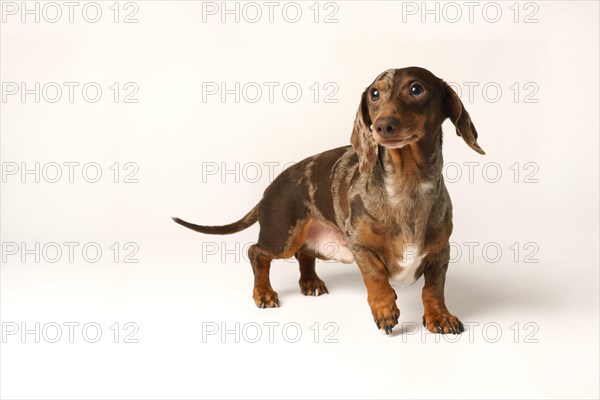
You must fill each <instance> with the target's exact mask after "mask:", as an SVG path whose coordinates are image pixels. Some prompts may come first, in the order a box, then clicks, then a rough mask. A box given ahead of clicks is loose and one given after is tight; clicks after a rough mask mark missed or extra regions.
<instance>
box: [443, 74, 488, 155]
mask: <svg viewBox="0 0 600 400" xmlns="http://www.w3.org/2000/svg"><path fill="white" fill-rule="evenodd" d="M443 86H444V92H445V93H444V94H445V101H444V103H445V104H444V106H445V107H446V115H447V116H448V118H450V121H452V123H453V124H454V127H455V128H456V134H457V135H458V136H461V137H462V138H463V140H464V141H465V143H466V144H467V145H468V146H469V147H470V148H472V149H473V150H475V151H476V152H478V153H479V154H485V151H483V149H482V148H481V147H479V144H477V130H476V129H475V125H473V122H472V121H471V117H470V116H469V113H468V112H467V110H466V109H465V106H464V105H463V103H462V101H460V97H458V95H457V94H456V92H455V91H454V90H452V88H451V87H450V86H449V85H448V84H447V83H445V82H444V83H443Z"/></svg>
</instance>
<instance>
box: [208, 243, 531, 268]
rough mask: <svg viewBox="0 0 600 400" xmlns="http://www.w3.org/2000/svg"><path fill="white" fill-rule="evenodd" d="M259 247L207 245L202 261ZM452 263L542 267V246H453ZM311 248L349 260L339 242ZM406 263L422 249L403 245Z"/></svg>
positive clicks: (320, 257) (320, 258) (234, 257)
mask: <svg viewBox="0 0 600 400" xmlns="http://www.w3.org/2000/svg"><path fill="white" fill-rule="evenodd" d="M254 244H256V243H254V242H244V243H242V242H239V241H228V242H225V241H203V242H202V243H201V248H200V249H201V250H200V253H201V260H202V262H203V263H207V262H220V263H227V262H233V263H236V264H239V263H241V262H246V263H249V262H250V258H249V257H248V249H249V248H250V247H251V246H252V245H254ZM263 246H264V248H265V250H267V251H268V249H269V248H277V247H279V246H280V244H277V243H265V244H263ZM448 246H449V250H450V262H451V263H459V262H460V263H463V264H479V263H487V264H497V263H500V262H506V263H514V264H538V263H540V258H539V257H540V245H539V243H537V242H536V241H520V242H517V241H515V242H507V243H504V242H496V241H488V242H481V241H464V242H452V241H451V242H449V243H448ZM308 247H309V248H312V249H315V250H314V251H315V257H317V260H316V262H317V263H319V262H322V263H336V262H339V261H338V260H339V259H345V258H346V255H347V249H346V248H345V247H343V246H341V245H340V244H339V243H338V242H334V241H331V242H324V243H317V242H311V243H310V244H309V245H308ZM403 248H404V250H403V260H402V261H404V262H406V261H409V260H411V259H413V258H414V257H416V256H419V255H420V253H419V246H418V245H417V244H413V243H405V244H404V245H403ZM283 261H285V262H289V263H297V261H296V259H294V258H289V259H283Z"/></svg>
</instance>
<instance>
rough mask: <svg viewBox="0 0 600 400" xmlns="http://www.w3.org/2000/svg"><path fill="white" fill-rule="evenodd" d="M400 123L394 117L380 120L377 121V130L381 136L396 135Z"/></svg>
mask: <svg viewBox="0 0 600 400" xmlns="http://www.w3.org/2000/svg"><path fill="white" fill-rule="evenodd" d="M399 124H400V122H399V121H398V120H397V119H396V118H394V117H385V118H379V119H377V121H375V130H376V131H377V133H379V134H380V135H381V136H384V137H386V136H390V135H393V134H394V133H396V130H397V129H398V125H399Z"/></svg>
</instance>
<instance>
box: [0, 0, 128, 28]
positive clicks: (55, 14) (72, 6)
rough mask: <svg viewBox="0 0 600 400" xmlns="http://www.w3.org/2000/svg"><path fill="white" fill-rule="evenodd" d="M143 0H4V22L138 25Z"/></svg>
mask: <svg viewBox="0 0 600 400" xmlns="http://www.w3.org/2000/svg"><path fill="white" fill-rule="evenodd" d="M139 11H140V3H138V2H134V1H97V2H96V1H2V2H0V12H1V14H2V15H1V17H0V19H1V21H2V23H3V24H15V23H19V24H27V23H35V24H40V23H47V24H58V23H68V24H73V23H76V22H85V23H89V24H96V23H98V22H101V21H111V22H113V23H115V24H117V23H124V24H137V23H138V22H140V20H139V18H138V17H139Z"/></svg>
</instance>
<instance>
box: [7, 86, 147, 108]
mask: <svg viewBox="0 0 600 400" xmlns="http://www.w3.org/2000/svg"><path fill="white" fill-rule="evenodd" d="M0 89H1V90H0V92H1V93H0V99H2V103H49V104H54V103H79V102H83V103H89V104H95V103H99V102H113V103H121V104H136V103H139V101H140V100H139V98H138V94H139V91H140V86H139V85H138V84H137V83H136V82H110V83H98V82H94V81H88V82H76V81H69V82H39V81H35V82H23V81H21V82H11V81H3V82H2V84H1V85H0Z"/></svg>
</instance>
